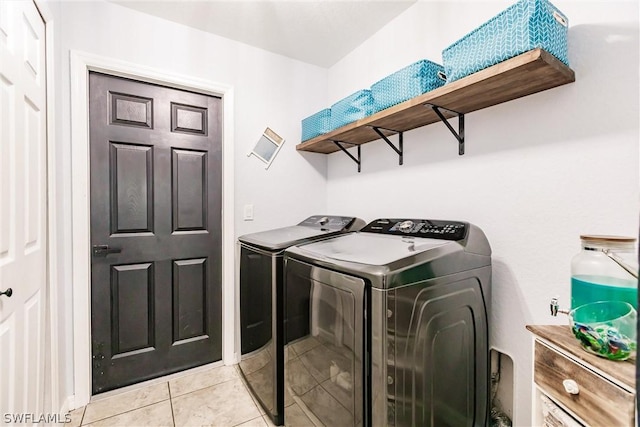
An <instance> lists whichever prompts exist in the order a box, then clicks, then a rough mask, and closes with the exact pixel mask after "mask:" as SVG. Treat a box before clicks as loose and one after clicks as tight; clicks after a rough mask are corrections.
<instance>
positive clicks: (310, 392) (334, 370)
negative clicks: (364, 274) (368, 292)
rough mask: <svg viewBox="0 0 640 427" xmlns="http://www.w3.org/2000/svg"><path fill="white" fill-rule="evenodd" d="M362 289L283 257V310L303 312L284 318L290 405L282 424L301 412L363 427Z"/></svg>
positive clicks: (362, 283) (322, 420)
mask: <svg viewBox="0 0 640 427" xmlns="http://www.w3.org/2000/svg"><path fill="white" fill-rule="evenodd" d="M365 289H366V284H365V281H364V280H363V279H361V278H357V277H352V276H348V275H345V274H340V273H336V272H334V271H330V270H326V269H324V268H320V267H316V266H312V265H309V264H306V263H302V262H299V261H296V260H292V259H289V258H285V300H286V302H285V311H286V310H295V313H296V314H300V313H307V315H306V318H304V319H302V318H301V317H300V316H289V315H287V314H286V313H285V318H286V319H287V323H286V324H285V337H286V338H285V339H286V342H287V345H286V349H285V396H286V397H285V402H286V403H285V404H286V405H288V403H291V402H292V401H293V402H294V403H295V404H293V405H289V406H287V407H285V423H287V424H288V423H291V422H293V418H292V417H293V416H295V415H296V414H299V413H300V411H299V409H302V412H303V413H307V414H311V417H312V418H315V419H313V421H314V422H315V423H320V424H322V425H326V426H356V425H362V422H363V413H364V407H365V402H364V390H365V377H364V361H363V354H365V344H366V342H367V340H366V338H365V337H366V332H365V322H364V313H365V308H366V301H365ZM292 319H296V321H295V322H293V321H292ZM296 405H297V406H298V408H296ZM288 417H289V418H288Z"/></svg>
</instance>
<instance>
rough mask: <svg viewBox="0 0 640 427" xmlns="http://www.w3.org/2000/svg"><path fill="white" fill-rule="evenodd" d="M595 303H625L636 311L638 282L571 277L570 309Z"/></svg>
mask: <svg viewBox="0 0 640 427" xmlns="http://www.w3.org/2000/svg"><path fill="white" fill-rule="evenodd" d="M595 301H625V302H628V303H629V304H631V305H632V306H633V308H635V309H636V310H637V309H638V282H637V281H635V280H625V279H618V278H615V277H606V276H573V277H571V308H576V307H579V306H581V305H583V304H588V303H590V302H595Z"/></svg>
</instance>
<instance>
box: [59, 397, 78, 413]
mask: <svg viewBox="0 0 640 427" xmlns="http://www.w3.org/2000/svg"><path fill="white" fill-rule="evenodd" d="M75 400H76V399H75V397H74V396H67V397H66V399H64V402H62V406H61V407H60V410H59V411H58V413H59V414H60V415H64V414H66V413H67V412H71V411H73V410H74V409H76V408H75V405H74V401H75Z"/></svg>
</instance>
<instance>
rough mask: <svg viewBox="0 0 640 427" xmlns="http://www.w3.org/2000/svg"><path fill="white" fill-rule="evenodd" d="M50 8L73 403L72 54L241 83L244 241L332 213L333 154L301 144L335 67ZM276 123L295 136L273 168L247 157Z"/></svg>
mask: <svg viewBox="0 0 640 427" xmlns="http://www.w3.org/2000/svg"><path fill="white" fill-rule="evenodd" d="M49 5H50V7H51V9H52V11H53V13H54V19H55V28H56V34H55V42H56V55H55V58H54V62H55V66H56V70H55V77H56V81H55V90H56V94H57V99H56V104H57V108H56V111H55V112H54V119H55V121H56V132H57V136H56V138H57V147H58V152H57V153H56V162H57V165H58V168H59V169H58V179H57V182H56V185H57V186H58V188H57V192H58V195H59V199H58V200H57V201H54V203H56V205H57V208H58V212H59V214H58V218H59V220H60V221H59V224H58V227H57V228H58V229H57V231H58V236H60V241H59V244H58V250H59V257H60V266H59V270H58V272H59V276H60V277H59V283H61V284H62V289H60V296H59V299H60V307H59V310H60V316H61V319H60V325H61V331H60V337H59V339H60V360H61V361H64V363H65V364H64V366H63V367H62V372H61V374H62V378H63V382H62V384H61V390H60V395H61V396H62V397H63V398H64V397H66V396H69V395H72V394H73V393H74V390H73V351H72V348H73V347H72V345H73V342H72V325H73V319H72V314H71V310H72V287H71V274H72V264H71V231H72V228H73V224H72V221H71V173H70V171H71V168H73V167H78V165H72V164H71V152H72V151H73V149H74V148H73V146H72V145H71V136H70V133H71V130H70V129H71V127H70V124H71V122H72V120H73V117H71V113H70V111H71V110H70V108H71V107H70V70H69V54H70V51H71V50H75V51H81V52H85V53H91V54H95V55H100V56H104V57H107V58H114V59H118V60H122V61H128V62H130V63H132V64H135V65H141V66H145V67H151V68H154V69H157V70H159V71H161V72H163V73H165V74H177V75H181V76H188V77H191V78H199V79H205V80H208V81H211V82H217V83H222V84H226V85H231V86H233V88H234V103H235V112H234V117H235V123H234V129H233V132H234V134H235V139H234V150H235V165H234V168H235V188H234V189H232V190H234V192H235V195H236V197H235V213H236V223H235V235H236V236H238V235H241V234H245V233H248V232H252V231H258V230H262V229H265V228H274V227H281V226H285V225H289V224H291V223H296V222H299V221H300V220H302V219H303V218H305V217H307V216H309V215H311V214H317V213H324V212H325V211H326V200H327V196H326V156H323V155H319V154H310V153H306V154H305V155H300V154H298V153H297V152H296V151H295V145H296V144H297V143H298V142H299V141H300V120H301V119H302V118H304V117H306V116H308V115H310V114H312V113H314V112H315V111H317V110H319V109H321V108H322V107H323V106H324V105H325V104H326V89H327V70H326V69H323V68H319V67H316V66H313V65H309V64H305V63H302V62H299V61H294V60H291V59H289V58H285V57H283V56H279V55H275V54H272V53H269V52H266V51H264V50H261V49H257V48H253V47H250V46H248V45H245V44H241V43H237V42H234V41H231V40H228V39H224V38H221V37H217V36H213V35H211V34H208V33H204V32H201V31H199V30H194V29H190V28H187V27H185V26H182V25H178V24H174V23H171V22H168V21H165V20H161V19H157V18H153V17H150V16H148V15H145V14H142V13H139V12H136V11H133V10H130V9H127V8H124V7H121V6H119V5H115V4H112V3H107V2H102V1H93V2H65V1H63V2H57V1H51V2H50V3H49ZM309 82H313V84H309ZM267 126H269V127H271V128H272V129H273V130H274V131H276V132H277V133H278V134H280V135H281V136H282V137H284V138H285V139H286V142H285V143H284V146H283V148H282V149H281V151H280V153H279V154H278V157H277V158H276V159H275V161H274V162H273V164H272V165H271V167H270V169H269V170H265V169H264V164H263V163H262V162H260V161H259V160H257V159H256V158H255V157H253V156H252V157H247V156H246V154H247V153H248V152H249V151H250V150H251V148H252V147H253V144H255V142H256V141H257V140H258V138H259V137H260V136H261V134H262V132H263V131H264V129H265V128H266V127H267ZM301 196H304V197H301ZM245 203H252V204H253V205H254V215H255V220H254V221H252V222H244V221H242V216H241V215H242V206H243V205H244V204H245ZM224 286H226V287H227V289H232V287H233V283H225V284H224ZM226 326H227V327H231V325H229V324H226Z"/></svg>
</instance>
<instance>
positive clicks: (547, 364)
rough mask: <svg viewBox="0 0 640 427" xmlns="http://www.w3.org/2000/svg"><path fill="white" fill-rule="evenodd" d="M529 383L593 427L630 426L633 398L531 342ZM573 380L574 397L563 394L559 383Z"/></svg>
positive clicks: (631, 425)
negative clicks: (575, 386) (531, 361)
mask: <svg viewBox="0 0 640 427" xmlns="http://www.w3.org/2000/svg"><path fill="white" fill-rule="evenodd" d="M534 364H535V367H534V376H533V380H534V381H535V383H536V384H538V386H539V387H540V388H542V389H543V390H544V392H545V393H546V394H548V395H549V396H551V397H553V398H554V399H556V400H557V401H558V402H560V403H561V404H563V405H564V406H565V407H566V408H567V409H569V410H570V411H572V412H574V413H575V414H576V415H578V416H579V417H580V418H582V419H583V420H584V421H586V422H588V423H589V424H590V425H593V426H611V427H613V426H629V427H633V425H634V410H635V405H634V403H635V396H634V395H633V394H632V393H629V392H627V391H626V390H624V389H622V388H620V387H618V386H617V385H616V384H614V383H612V382H610V381H608V380H607V379H605V378H603V377H601V376H600V375H598V374H596V373H594V372H593V371H591V370H589V369H588V368H586V367H585V366H583V365H581V364H579V363H576V362H575V361H573V360H572V359H569V358H568V357H566V356H563V355H562V354H560V353H558V352H556V351H555V350H553V349H551V348H549V347H547V346H546V345H544V344H541V343H540V342H539V341H537V340H536V342H535V362H534ZM566 379H571V380H574V381H575V382H576V383H577V384H578V387H579V390H580V391H579V393H578V394H569V393H568V392H567V391H565V389H564V386H563V384H562V381H564V380H566Z"/></svg>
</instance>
